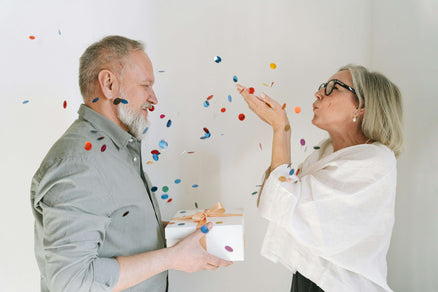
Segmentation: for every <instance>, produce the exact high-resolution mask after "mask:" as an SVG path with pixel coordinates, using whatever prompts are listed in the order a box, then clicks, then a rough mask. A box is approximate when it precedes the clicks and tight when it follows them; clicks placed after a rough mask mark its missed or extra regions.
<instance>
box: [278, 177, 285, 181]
mask: <svg viewBox="0 0 438 292" xmlns="http://www.w3.org/2000/svg"><path fill="white" fill-rule="evenodd" d="M278 180H279V181H281V182H285V181H286V177H284V176H280V177H279V178H278Z"/></svg>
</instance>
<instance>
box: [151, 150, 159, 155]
mask: <svg viewBox="0 0 438 292" xmlns="http://www.w3.org/2000/svg"><path fill="white" fill-rule="evenodd" d="M151 154H157V155H158V154H160V151H158V150H152V151H151Z"/></svg>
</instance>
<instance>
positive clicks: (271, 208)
mask: <svg viewBox="0 0 438 292" xmlns="http://www.w3.org/2000/svg"><path fill="white" fill-rule="evenodd" d="M287 166H288V165H287V164H283V165H280V166H279V167H277V168H276V169H275V170H274V171H272V172H271V174H270V175H269V178H268V179H267V180H266V182H265V185H264V187H263V192H262V194H261V197H260V204H259V210H260V213H261V215H262V217H264V218H266V219H268V220H269V221H274V222H277V224H280V225H282V224H284V223H286V224H287V222H288V221H289V219H290V216H291V214H292V211H293V210H294V209H295V205H296V203H297V201H298V198H299V194H300V192H301V184H300V179H299V177H298V176H296V175H295V174H292V175H291V174H290V172H291V169H290V168H288V167H287Z"/></svg>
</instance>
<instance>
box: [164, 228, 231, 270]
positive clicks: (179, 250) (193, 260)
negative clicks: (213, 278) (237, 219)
mask: <svg viewBox="0 0 438 292" xmlns="http://www.w3.org/2000/svg"><path fill="white" fill-rule="evenodd" d="M205 226H207V227H208V231H210V229H211V228H213V224H212V223H211V222H210V223H208V224H207V225H205ZM208 231H207V233H208ZM204 232H206V229H205V228H204ZM203 236H205V234H204V233H203V232H202V231H201V230H197V231H195V232H193V233H192V234H190V235H189V236H187V237H186V238H184V239H183V240H181V241H180V242H178V243H177V244H176V245H175V246H173V247H170V248H169V249H171V250H172V255H173V261H172V269H174V270H178V271H183V272H188V273H193V272H196V271H200V270H215V269H217V268H218V267H226V266H229V265H231V264H232V263H233V262H230V261H226V260H223V259H221V258H218V257H216V256H214V255H211V254H209V253H208V252H206V251H205V250H204V249H203V248H202V246H201V244H200V243H199V240H200V239H201V238H202V237H203Z"/></svg>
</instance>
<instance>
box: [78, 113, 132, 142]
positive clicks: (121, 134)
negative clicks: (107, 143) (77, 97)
mask: <svg viewBox="0 0 438 292" xmlns="http://www.w3.org/2000/svg"><path fill="white" fill-rule="evenodd" d="M78 114H79V118H81V119H83V120H86V121H88V122H89V123H90V124H91V125H92V126H93V127H94V128H95V129H96V130H97V131H99V132H105V133H106V134H107V135H108V136H109V137H110V138H111V140H113V142H114V143H115V144H116V145H117V147H118V148H119V149H120V148H123V147H126V145H127V144H128V142H130V141H133V139H135V140H136V138H135V137H133V136H132V135H131V134H130V133H128V132H126V131H125V130H123V129H122V128H120V126H118V125H117V124H115V123H114V122H113V121H111V120H110V119H108V118H106V117H104V116H102V115H101V114H99V113H98V112H96V111H94V110H93V109H91V108H89V107H88V106H86V105H85V104H81V106H80V107H79V110H78Z"/></svg>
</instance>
